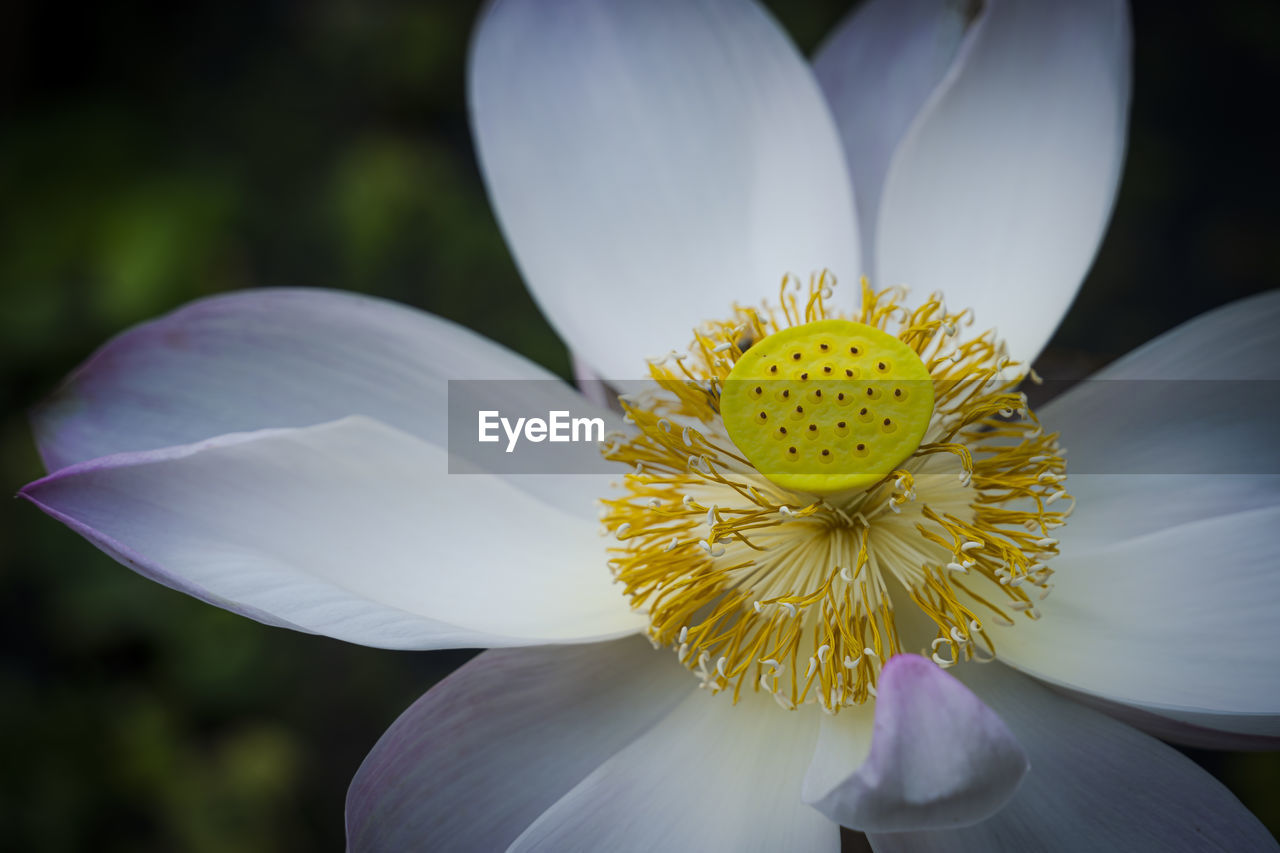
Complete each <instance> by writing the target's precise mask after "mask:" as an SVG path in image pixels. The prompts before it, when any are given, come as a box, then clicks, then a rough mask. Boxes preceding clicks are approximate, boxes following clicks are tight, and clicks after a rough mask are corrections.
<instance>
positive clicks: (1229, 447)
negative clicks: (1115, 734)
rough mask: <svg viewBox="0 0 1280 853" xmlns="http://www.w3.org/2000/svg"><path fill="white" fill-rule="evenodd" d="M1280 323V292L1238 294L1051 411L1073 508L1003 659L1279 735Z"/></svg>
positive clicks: (1198, 721)
mask: <svg viewBox="0 0 1280 853" xmlns="http://www.w3.org/2000/svg"><path fill="white" fill-rule="evenodd" d="M1278 323H1280V292H1272V293H1268V294H1263V295H1261V296H1256V297H1253V298H1250V299H1246V300H1241V301H1239V302H1235V303H1232V304H1230V305H1227V306H1225V307H1223V308H1220V309H1218V310H1216V311H1214V312H1212V313H1209V314H1206V315H1204V316H1202V317H1198V318H1196V319H1195V320H1193V321H1191V322H1189V323H1186V324H1184V325H1183V326H1181V327H1179V328H1178V329H1175V330H1174V331H1172V332H1169V333H1168V334H1166V335H1163V336H1161V337H1160V338H1157V339H1156V340H1154V341H1152V342H1150V343H1148V344H1147V345H1145V346H1143V347H1142V348H1140V349H1138V350H1136V351H1134V352H1133V353H1131V354H1129V355H1128V356H1125V357H1124V358H1123V359H1120V360H1119V361H1117V362H1116V363H1115V364H1113V365H1111V366H1110V367H1108V368H1107V369H1105V370H1103V371H1101V372H1100V373H1098V374H1097V375H1096V376H1095V377H1094V378H1092V379H1090V380H1088V381H1086V382H1083V383H1081V384H1080V385H1079V386H1077V387H1076V388H1074V389H1072V390H1071V391H1069V392H1068V393H1066V394H1064V395H1063V396H1062V397H1059V398H1058V399H1057V400H1054V401H1053V402H1052V403H1051V404H1050V405H1048V406H1046V407H1044V409H1043V410H1042V412H1041V421H1042V422H1043V423H1044V424H1045V425H1046V427H1047V428H1048V429H1051V430H1054V431H1060V432H1061V434H1062V443H1063V446H1065V447H1066V448H1067V449H1068V450H1069V451H1070V454H1069V456H1068V457H1067V458H1068V472H1069V477H1068V480H1067V488H1068V489H1069V490H1070V492H1071V493H1072V494H1073V495H1074V496H1075V497H1076V498H1077V503H1076V508H1075V511H1074V512H1073V514H1072V516H1071V518H1070V520H1069V523H1068V524H1067V526H1066V527H1064V528H1062V529H1061V530H1058V531H1055V537H1056V538H1058V539H1059V540H1060V542H1061V549H1062V554H1063V556H1062V557H1060V558H1058V559H1057V560H1055V561H1054V562H1053V564H1052V565H1053V568H1054V569H1055V570H1056V573H1055V575H1054V583H1055V589H1054V591H1053V593H1052V594H1051V595H1050V596H1049V598H1048V599H1047V600H1045V601H1044V602H1043V603H1041V604H1039V605H1038V606H1039V608H1040V610H1041V611H1042V612H1043V613H1044V616H1045V618H1044V619H1042V620H1040V621H1039V622H1037V623H1035V624H1023V625H1019V626H1018V627H1017V628H1016V629H1010V630H1004V629H1001V628H999V627H998V626H995V625H994V624H993V625H991V626H990V628H991V630H994V631H996V632H998V634H999V635H1000V636H998V637H997V644H996V650H997V653H998V654H999V655H1000V657H1001V658H1002V659H1003V660H1005V661H1007V662H1009V663H1011V664H1013V665H1015V666H1018V667H1019V668H1021V669H1024V670H1026V671H1028V672H1031V673H1032V674H1035V675H1037V676H1039V677H1042V678H1045V679H1046V680H1050V681H1053V682H1055V683H1057V684H1060V685H1062V686H1065V687H1068V688H1071V689H1073V690H1077V691H1080V692H1083V693H1087V694H1091V695H1093V696H1097V697H1100V698H1101V699H1103V700H1106V701H1108V702H1113V703H1120V704H1127V705H1133V706H1136V707H1138V708H1140V709H1142V710H1144V711H1146V712H1148V713H1152V714H1157V715H1159V716H1161V717H1168V718H1172V719H1174V720H1176V721H1180V722H1183V723H1189V724H1191V725H1194V726H1200V727H1204V728H1209V729H1221V730H1225V731H1228V732H1234V733H1237V734H1243V735H1262V736H1276V735H1280V688H1277V687H1276V686H1275V685H1276V682H1275V679H1274V678H1271V677H1269V676H1267V675H1266V674H1265V673H1266V672H1267V671H1268V668H1274V649H1275V648H1276V646H1277V643H1278V642H1280V628H1277V625H1278V624H1280V623H1277V622H1276V620H1275V619H1274V618H1273V617H1271V616H1269V615H1268V613H1269V612H1270V608H1274V607H1276V606H1277V604H1280V583H1278V582H1277V580H1276V575H1275V572H1274V571H1271V567H1274V565H1275V564H1276V561H1277V556H1280V540H1277V538H1276V536H1275V531H1274V527H1273V525H1274V523H1275V520H1276V519H1277V517H1278V513H1280V474H1277V472H1280V450H1278V449H1277V443H1276V441H1275V439H1274V432H1275V427H1274V424H1275V421H1276V418H1277V417H1280V397H1278V396H1277V394H1276V392H1275V391H1274V390H1273V388H1274V386H1275V385H1276V383H1275V381H1274V380H1275V379H1276V378H1280V356H1278V355H1277V348H1276V339H1277V338H1276V331H1275V330H1276V328H1277V324H1278ZM1228 380H1236V381H1228ZM1082 471H1083V472H1084V473H1081V472H1082ZM1102 472H1114V473H1102ZM1178 472H1182V473H1178ZM1187 472H1191V473H1187ZM1255 472H1256V473H1255ZM1004 635H1007V636H1004ZM1157 722H1159V721H1157ZM1150 728H1151V730H1152V731H1158V732H1160V733H1162V734H1167V733H1168V732H1167V730H1166V729H1164V728H1163V727H1150ZM1174 734H1175V736H1177V733H1176V732H1175V733H1174ZM1190 734H1191V735H1193V736H1195V737H1196V738H1197V739H1201V740H1202V739H1203V738H1201V737H1200V736H1199V735H1197V734H1196V733H1194V732H1191V733H1190Z"/></svg>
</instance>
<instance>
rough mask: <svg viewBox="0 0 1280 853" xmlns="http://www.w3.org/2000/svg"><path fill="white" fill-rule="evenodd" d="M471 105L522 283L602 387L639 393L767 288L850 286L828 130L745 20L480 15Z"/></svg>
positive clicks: (600, 8)
mask: <svg viewBox="0 0 1280 853" xmlns="http://www.w3.org/2000/svg"><path fill="white" fill-rule="evenodd" d="M469 98H470V104H471V114H472V115H471V118H472V126H473V128H474V132H475V137H476V146H477V149H478V151H479V156H480V164H481V167H482V170H483V172H484V176H485V181H486V184H487V185H488V188H489V194H490V197H491V198H492V200H493V205H494V208H495V210H496V211H497V215H498V220H499V222H500V223H501V225H502V229H503V231H504V233H505V234H506V236H507V241H508V243H509V244H510V246H511V250H512V252H513V254H514V255H515V258H516V262H517V263H518V264H519V266H520V269H521V271H522V272H523V274H524V277H525V281H527V282H528V284H529V287H530V289H531V290H532V291H533V294H534V296H535V297H536V298H537V300H538V303H539V304H540V305H541V306H542V309H543V311H545V312H546V314H547V316H548V318H549V319H550V320H551V323H552V325H554V326H555V327H556V329H557V330H558V331H559V332H560V334H561V336H562V337H563V338H564V339H565V341H566V342H567V343H568V344H569V345H570V347H571V349H572V350H573V351H574V352H575V353H576V354H578V355H579V356H581V357H582V358H583V359H584V360H585V361H586V362H588V363H589V364H590V365H591V367H593V368H594V369H595V370H596V371H597V372H599V373H600V374H601V375H603V376H604V377H605V378H606V379H609V380H626V379H635V378H639V377H641V376H643V375H644V370H645V363H644V359H645V358H646V357H651V356H655V355H660V354H662V353H665V352H667V351H668V350H670V349H671V348H672V347H680V346H683V345H684V344H685V343H687V342H688V341H689V340H690V339H691V337H692V334H691V329H692V328H693V327H694V326H695V325H698V324H700V323H702V322H703V321H705V320H707V319H710V318H714V317H724V316H727V315H728V313H729V311H730V309H731V307H732V305H733V303H734V302H735V301H736V302H740V303H743V304H753V303H756V302H758V301H759V300H760V299H761V298H764V297H776V295H777V292H778V283H779V281H780V280H781V278H782V276H783V274H785V273H788V272H790V273H795V274H797V275H800V276H807V275H808V274H809V273H811V272H817V271H820V270H822V269H824V268H827V269H830V270H831V271H833V272H834V273H835V274H836V275H838V276H840V277H842V278H844V279H846V280H848V281H850V282H852V281H856V278H857V276H858V275H860V274H861V272H862V269H861V267H860V264H859V260H858V252H857V245H856V241H857V228H856V224H855V221H854V213H853V202H852V198H851V194H850V189H849V181H848V175H847V171H846V169H845V165H844V159H843V156H842V154H841V150H840V142H839V138H838V136H837V133H836V129H835V125H834V122H833V121H832V119H831V115H830V113H829V112H828V110H827V106H826V103H825V102H824V101H823V98H822V95H821V92H820V91H819V89H818V86H817V83H816V81H815V80H814V78H813V75H812V72H811V71H810V70H809V67H808V64H807V63H806V62H805V61H804V59H803V58H802V57H801V56H800V55H799V54H798V53H797V52H796V50H795V48H794V47H793V46H792V45H791V43H790V41H789V40H788V39H787V37H786V35H785V34H784V33H783V32H782V31H781V30H780V29H779V28H778V26H777V25H776V24H775V23H774V22H773V21H772V20H771V19H770V18H769V17H768V15H766V14H765V13H764V12H763V11H762V10H761V9H760V8H759V7H757V6H756V5H755V4H753V3H750V2H746V0H651V2H635V0H556V2H533V1H532V0H503V1H502V2H497V3H494V4H493V5H492V6H491V7H490V8H489V10H488V12H487V14H486V15H485V16H484V18H483V19H482V20H481V22H480V25H479V28H478V30H477V32H476V35H475V39H474V42H473V44H472V49H471V62H470V73H469ZM850 292H851V293H852V290H851V291H850ZM851 300H852V297H851Z"/></svg>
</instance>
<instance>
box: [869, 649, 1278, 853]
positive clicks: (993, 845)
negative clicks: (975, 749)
mask: <svg viewBox="0 0 1280 853" xmlns="http://www.w3.org/2000/svg"><path fill="white" fill-rule="evenodd" d="M953 672H955V673H956V676H957V677H958V678H960V679H961V680H962V681H964V682H965V683H966V684H967V685H969V687H970V688H972V689H973V691H974V692H975V693H977V694H978V696H979V697H981V698H982V701H984V702H986V703H987V704H988V705H989V706H991V708H992V709H994V710H995V712H996V713H998V714H999V715H1000V718H1001V719H1002V720H1004V721H1005V723H1006V724H1008V726H1009V728H1010V729H1011V730H1012V731H1013V733H1014V734H1015V735H1016V736H1017V738H1018V742H1019V743H1021V744H1022V745H1023V747H1025V748H1026V750H1027V754H1028V756H1029V757H1030V759H1031V772H1030V773H1028V774H1027V778H1026V779H1025V780H1024V781H1023V783H1022V787H1020V788H1019V789H1018V792H1017V793H1016V794H1015V795H1014V797H1013V799H1012V800H1010V801H1009V803H1008V804H1007V805H1005V807H1004V808H1003V809H1001V810H1000V811H999V812H997V813H996V814H995V816H994V817H992V818H990V819H988V820H986V821H984V822H982V823H979V824H977V825H975V826H969V827H964V828H961V829H954V830H949V831H947V832H904V833H897V834H877V835H872V836H870V840H871V846H872V848H873V849H874V850H875V851H876V853H927V851H938V853H941V851H946V853H978V852H979V851H981V853H987V851H991V850H1041V851H1046V853H1054V851H1062V853H1067V851H1077V850H1096V851H1103V853H1106V852H1107V851H1116V853H1121V851H1124V853H1127V851H1131V850H1167V851H1172V853H1192V851H1203V850H1222V851H1234V850H1259V851H1262V850H1275V849H1276V842H1275V840H1274V839H1272V838H1271V835H1270V833H1268V832H1267V830H1266V828H1265V827H1263V825H1262V824H1261V823H1259V822H1258V820H1257V818H1255V817H1254V816H1253V815H1251V814H1250V813H1249V812H1248V810H1247V809H1245V808H1244V806H1242V805H1241V804H1240V802H1239V801H1238V800H1237V799H1236V798H1235V797H1234V796H1232V794H1231V792H1230V791H1228V790H1227V789H1226V788H1224V787H1223V786H1222V785H1221V784H1220V783H1219V782H1218V781H1217V780H1216V779H1214V778H1213V777H1212V776H1210V775H1209V774H1208V773H1205V772H1204V771H1203V770H1201V769H1200V768H1199V767H1197V766H1196V765H1195V764H1194V763H1193V762H1192V761H1191V760H1190V759H1188V758H1186V757H1185V756H1183V755H1182V754H1181V753H1179V752H1177V751H1175V750H1173V749H1171V748H1170V747H1168V746H1165V745H1164V744H1162V743H1160V742H1159V741H1157V740H1155V739H1154V738H1151V737H1148V736H1147V735H1144V734H1142V733H1141V732H1138V731H1136V730H1134V729H1131V728H1129V727H1128V726H1126V725H1124V724H1123V723H1118V722H1116V721H1115V720H1112V719H1110V718H1108V717H1106V716H1104V715H1102V714H1099V713H1097V712H1095V711H1090V710H1089V709H1088V708H1083V707H1081V706H1079V705H1076V704H1074V703H1072V702H1071V701H1069V700H1067V699H1063V698H1062V697H1060V696H1056V695H1054V694H1053V693H1052V692H1050V691H1048V690H1046V689H1045V688H1043V687H1041V686H1040V685H1037V684H1035V683H1034V682H1032V681H1030V680H1029V679H1027V678H1024V677H1022V676H1019V675H1018V674H1017V673H1015V672H1012V671H1010V670H1008V669H1006V668H1005V667H1001V666H999V665H998V664H988V665H985V666H982V665H967V666H961V667H957V668H956V669H955V670H953Z"/></svg>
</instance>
